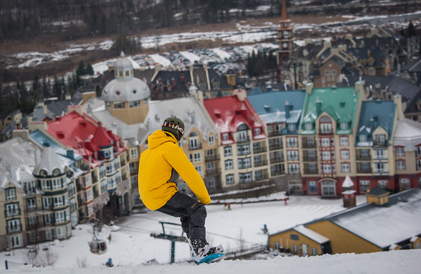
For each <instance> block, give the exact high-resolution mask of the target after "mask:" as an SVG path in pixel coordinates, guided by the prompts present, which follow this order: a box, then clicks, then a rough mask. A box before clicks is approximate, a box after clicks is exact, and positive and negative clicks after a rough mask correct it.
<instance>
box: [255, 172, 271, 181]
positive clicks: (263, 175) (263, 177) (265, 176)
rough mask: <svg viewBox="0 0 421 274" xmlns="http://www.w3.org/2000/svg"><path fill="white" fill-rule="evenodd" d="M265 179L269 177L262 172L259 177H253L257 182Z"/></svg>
mask: <svg viewBox="0 0 421 274" xmlns="http://www.w3.org/2000/svg"><path fill="white" fill-rule="evenodd" d="M267 179H269V176H268V174H262V175H261V176H259V177H255V178H254V180H255V181H256V182H257V181H262V180H267Z"/></svg>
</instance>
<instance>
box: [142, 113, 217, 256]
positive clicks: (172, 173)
mask: <svg viewBox="0 0 421 274" xmlns="http://www.w3.org/2000/svg"><path fill="white" fill-rule="evenodd" d="M183 134H184V123H183V121H181V120H180V119H178V118H175V117H168V118H167V119H165V121H164V123H163V125H162V130H157V131H155V132H154V133H153V134H152V135H151V136H149V138H148V144H149V147H148V149H146V150H145V151H144V152H143V153H142V154H141V156H140V161H139V177H138V180H139V194H140V198H141V199H142V201H143V203H144V204H145V206H146V207H147V208H149V209H151V210H158V211H160V212H162V213H165V214H168V215H171V216H174V217H180V220H181V225H182V228H183V231H184V232H185V233H186V235H187V238H188V239H189V243H190V248H191V256H192V259H193V260H195V261H196V262H198V261H200V260H201V259H203V257H205V256H207V255H210V254H213V253H222V252H223V248H222V246H218V247H213V248H210V247H209V245H208V242H207V241H206V231H205V219H206V215H207V213H206V208H205V207H204V205H206V204H209V203H210V201H211V200H210V197H209V194H208V191H207V189H206V186H205V184H204V182H203V179H202V177H201V176H200V174H199V173H198V172H197V170H196V169H195V168H194V166H193V164H192V163H191V162H190V160H189V159H188V158H187V156H186V154H185V153H184V152H183V150H182V149H181V147H179V146H178V141H179V140H180V139H181V137H182V136H183ZM179 176H181V178H182V179H183V180H184V182H186V183H187V185H188V186H189V188H190V189H191V190H192V191H193V193H194V194H195V195H196V196H197V198H198V199H199V201H200V202H198V201H197V200H195V199H193V198H192V197H190V196H188V195H185V194H182V193H180V192H178V188H177V185H176V181H177V179H178V178H179Z"/></svg>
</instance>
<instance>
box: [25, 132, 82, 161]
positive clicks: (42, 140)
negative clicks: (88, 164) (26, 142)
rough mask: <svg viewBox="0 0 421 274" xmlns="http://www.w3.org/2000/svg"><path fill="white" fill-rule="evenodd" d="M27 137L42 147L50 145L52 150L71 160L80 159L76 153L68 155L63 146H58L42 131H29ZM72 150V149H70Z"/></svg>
mask: <svg viewBox="0 0 421 274" xmlns="http://www.w3.org/2000/svg"><path fill="white" fill-rule="evenodd" d="M29 137H30V138H31V139H32V140H33V141H34V142H36V143H37V144H38V145H40V146H42V147H46V146H50V147H52V148H53V150H54V151H55V152H56V153H57V154H59V155H61V156H63V157H66V158H69V159H71V160H74V161H78V160H80V159H82V156H81V155H79V154H76V153H73V156H71V155H68V154H67V150H65V149H64V148H62V147H61V146H59V145H58V144H57V143H56V142H54V141H53V139H51V138H50V137H48V136H47V135H45V133H44V132H42V131H40V130H38V129H37V130H34V131H32V132H31V133H29ZM72 150H73V149H72Z"/></svg>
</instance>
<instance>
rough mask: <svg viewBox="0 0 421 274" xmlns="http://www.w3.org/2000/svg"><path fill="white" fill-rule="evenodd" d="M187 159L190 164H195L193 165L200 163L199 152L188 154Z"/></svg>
mask: <svg viewBox="0 0 421 274" xmlns="http://www.w3.org/2000/svg"><path fill="white" fill-rule="evenodd" d="M189 159H190V162H192V163H193V162H195V163H197V162H200V161H201V155H200V152H197V153H190V154H189Z"/></svg>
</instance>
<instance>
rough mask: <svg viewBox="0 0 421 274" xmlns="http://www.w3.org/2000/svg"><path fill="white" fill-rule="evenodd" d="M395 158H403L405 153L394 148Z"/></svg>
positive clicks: (401, 149) (399, 148)
mask: <svg viewBox="0 0 421 274" xmlns="http://www.w3.org/2000/svg"><path fill="white" fill-rule="evenodd" d="M395 153H396V157H405V151H404V148H403V147H396V148H395Z"/></svg>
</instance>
